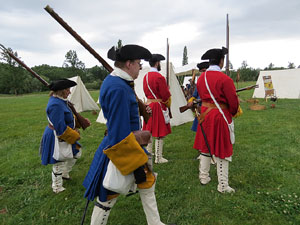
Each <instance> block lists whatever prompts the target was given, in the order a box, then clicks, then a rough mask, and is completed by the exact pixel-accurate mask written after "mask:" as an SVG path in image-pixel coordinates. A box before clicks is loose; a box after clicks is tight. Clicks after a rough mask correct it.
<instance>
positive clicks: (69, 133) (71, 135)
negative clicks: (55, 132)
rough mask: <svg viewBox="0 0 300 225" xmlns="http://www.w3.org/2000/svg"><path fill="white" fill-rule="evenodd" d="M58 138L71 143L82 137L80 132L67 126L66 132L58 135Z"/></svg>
mask: <svg viewBox="0 0 300 225" xmlns="http://www.w3.org/2000/svg"><path fill="white" fill-rule="evenodd" d="M58 138H59V139H62V140H64V141H65V142H67V143H69V144H74V143H75V142H76V141H77V140H78V139H79V138H80V134H79V133H78V132H77V131H75V130H73V129H72V128H71V127H69V126H67V129H66V130H65V132H64V133H63V134H62V135H60V136H58Z"/></svg>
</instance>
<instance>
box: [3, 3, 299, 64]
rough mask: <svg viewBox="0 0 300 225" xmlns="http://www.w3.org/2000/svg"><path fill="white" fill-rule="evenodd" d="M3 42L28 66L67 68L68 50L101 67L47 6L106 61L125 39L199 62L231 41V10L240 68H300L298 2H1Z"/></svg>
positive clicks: (176, 60)
mask: <svg viewBox="0 0 300 225" xmlns="http://www.w3.org/2000/svg"><path fill="white" fill-rule="evenodd" d="M0 5H1V6H0V43H1V44H3V45H5V46H6V47H11V48H12V49H13V50H14V51H17V52H18V55H19V56H20V57H21V59H22V60H23V61H24V62H25V63H26V64H27V65H29V66H35V65H41V64H48V65H52V66H62V64H63V61H64V59H65V54H66V53H67V52H68V51H69V50H75V51H76V52H77V55H78V57H79V59H80V60H81V61H82V62H84V63H85V65H86V67H93V66H95V65H99V62H98V61H97V60H96V59H94V57H93V56H92V55H91V54H90V53H88V52H87V51H86V50H85V49H84V48H83V47H82V46H81V45H80V44H79V43H78V42H77V41H76V40H75V39H74V38H73V37H72V36H71V35H70V34H69V33H68V32H67V31H65V30H64V28H62V27H61V25H59V24H58V23H57V22H56V21H55V20H54V19H53V18H52V17H51V16H50V15H49V14H48V13H47V12H46V11H45V10H44V7H45V6H46V5H49V6H50V7H52V8H53V9H54V10H55V12H56V13H57V14H59V15H60V16H61V17H62V18H63V19H64V20H65V21H66V22H67V23H68V24H69V25H70V26H71V27H72V28H73V29H74V30H75V31H76V32H77V33H78V34H79V35H80V36H81V37H82V38H83V39H84V40H85V41H86V42H87V43H89V44H90V45H91V46H92V47H93V48H94V49H95V50H96V51H97V52H98V53H99V54H100V55H101V56H102V57H103V58H105V59H106V60H107V62H108V63H109V64H111V65H112V61H110V60H108V59H107V58H106V54H107V51H108V49H109V48H110V47H111V46H113V45H116V44H117V42H118V40H119V39H121V40H122V42H123V45H125V44H139V45H142V46H144V47H146V48H148V49H149V50H150V51H151V52H152V53H160V54H163V55H165V54H166V40H167V38H168V39H169V44H170V61H171V62H172V63H173V64H174V66H175V67H179V66H181V65H182V56H183V48H184V46H187V50H188V62H189V63H192V62H200V61H201V56H202V54H203V53H204V52H205V51H206V50H208V49H210V48H220V47H222V46H226V14H227V13H228V14H229V26H230V61H231V63H232V64H233V67H234V69H237V68H239V67H240V66H241V63H242V62H243V61H246V62H247V64H248V65H249V66H250V67H253V68H261V69H263V68H265V67H267V66H268V65H269V64H270V63H273V64H274V65H275V66H276V67H277V66H278V67H279V66H283V67H287V65H288V63H289V62H292V63H294V64H295V65H296V66H297V67H298V66H299V65H300V1H299V0H286V1H283V0H252V1H242V0H227V1H226V0H211V1H204V0H148V1H145V0H110V1H107V0H106V1H101V0H97V1H96V0H76V1H75V0H60V1H59V0H48V1H44V0H39V1H38V0H9V1H8V0H5V1H4V0H0Z"/></svg>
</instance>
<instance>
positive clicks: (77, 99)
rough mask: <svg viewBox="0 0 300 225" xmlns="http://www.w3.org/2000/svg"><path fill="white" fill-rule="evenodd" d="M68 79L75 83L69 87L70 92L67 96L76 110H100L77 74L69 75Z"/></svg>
mask: <svg viewBox="0 0 300 225" xmlns="http://www.w3.org/2000/svg"><path fill="white" fill-rule="evenodd" d="M69 80H72V81H75V82H76V83H77V85H76V86H74V87H71V94H70V95H69V97H68V100H69V101H70V102H72V103H73V104H74V107H75V109H76V111H77V112H82V111H88V110H100V108H99V106H98V105H97V104H96V102H95V101H94V100H93V98H92V97H91V95H90V93H89V92H88V90H87V89H86V87H85V86H84V84H83V82H82V80H81V78H80V77H79V76H76V77H71V78H69Z"/></svg>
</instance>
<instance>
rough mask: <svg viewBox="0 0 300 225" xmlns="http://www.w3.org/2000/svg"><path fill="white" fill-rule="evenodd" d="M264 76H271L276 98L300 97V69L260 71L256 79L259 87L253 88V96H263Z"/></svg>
mask: <svg viewBox="0 0 300 225" xmlns="http://www.w3.org/2000/svg"><path fill="white" fill-rule="evenodd" d="M264 76H271V80H272V84H273V88H274V90H275V96H276V97H277V98H290V99H297V98H300V85H299V83H300V69H288V70H269V71H260V73H259V76H258V79H257V81H256V84H258V85H259V87H258V88H255V90H254V93H253V98H264V97H265V88H264V81H263V77H264Z"/></svg>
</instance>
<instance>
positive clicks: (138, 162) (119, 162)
mask: <svg viewBox="0 0 300 225" xmlns="http://www.w3.org/2000/svg"><path fill="white" fill-rule="evenodd" d="M103 153H104V154H106V155H107V157H108V158H109V159H110V160H111V161H112V162H113V163H114V164H115V166H116V167H117V168H118V170H120V172H121V174H122V175H124V176H126V175H128V174H130V173H131V172H133V171H134V170H136V169H137V168H139V167H140V166H142V165H144V164H145V163H146V162H147V161H148V156H147V155H146V153H145V152H144V150H143V149H142V147H141V146H140V145H139V143H138V142H137V141H136V139H135V136H134V134H133V133H132V132H131V133H130V134H129V135H128V136H127V137H126V138H124V139H123V140H122V141H120V142H119V143H117V144H115V145H114V146H112V147H110V148H108V149H106V150H104V151H103Z"/></svg>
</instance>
